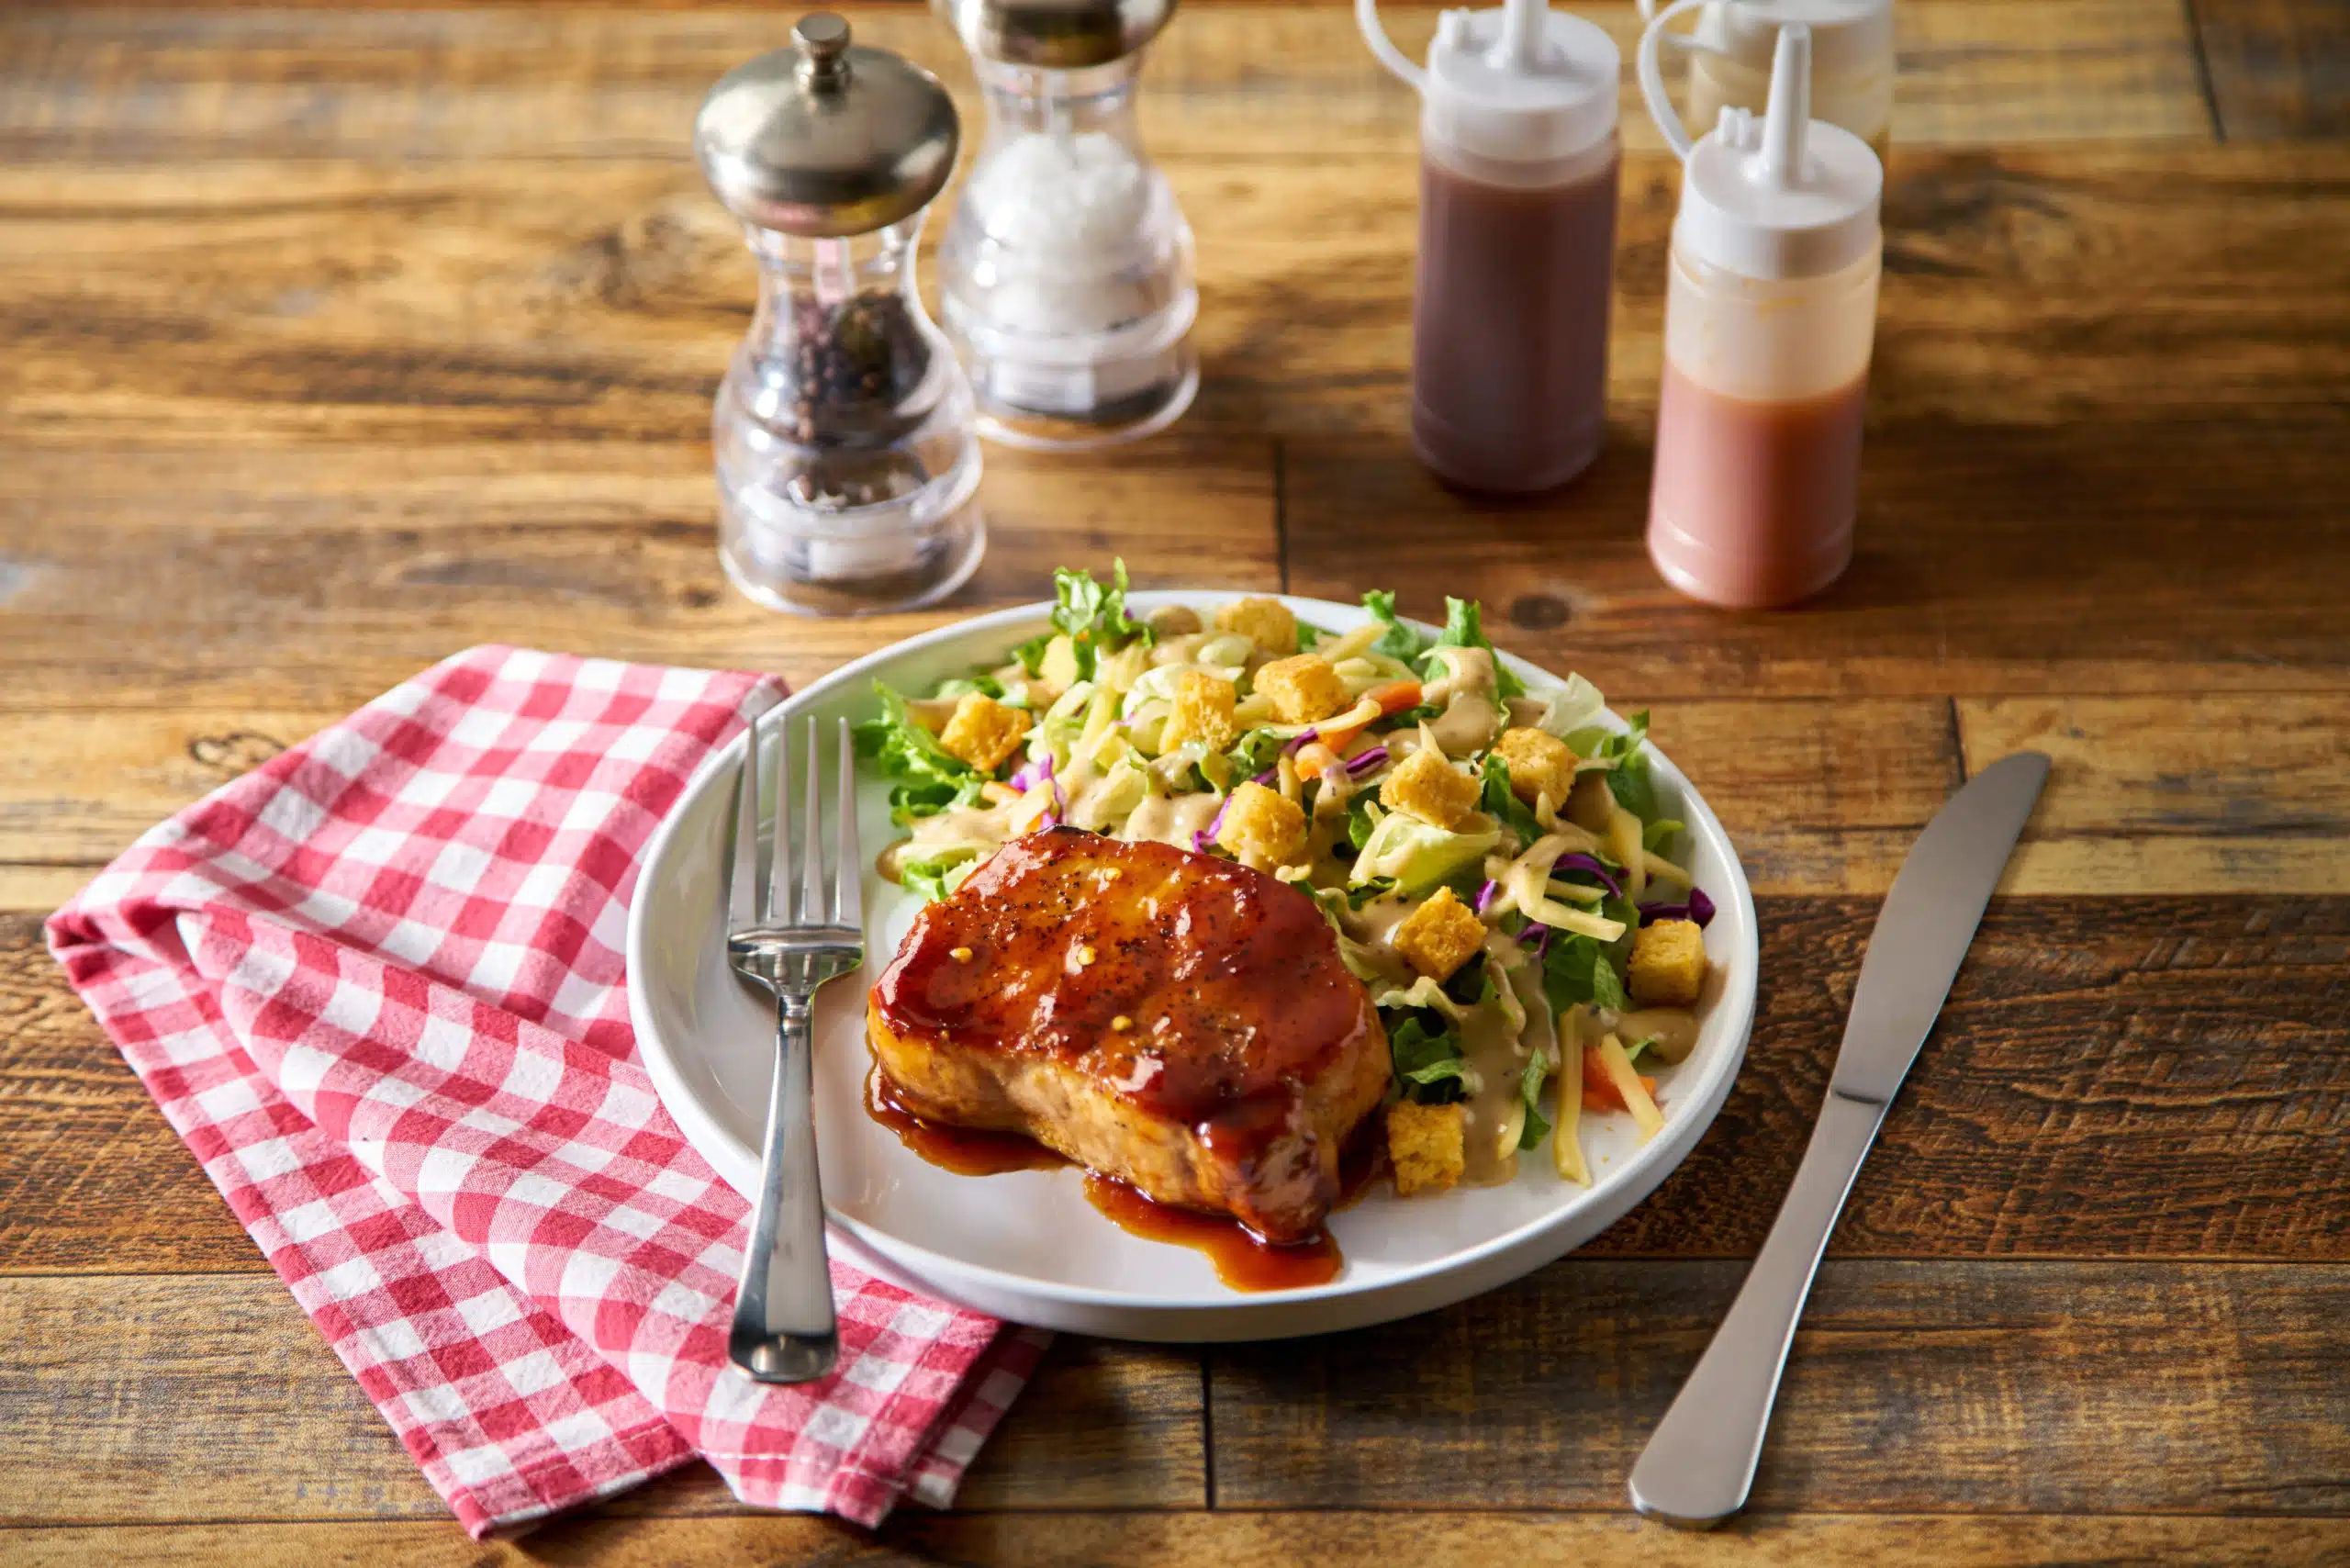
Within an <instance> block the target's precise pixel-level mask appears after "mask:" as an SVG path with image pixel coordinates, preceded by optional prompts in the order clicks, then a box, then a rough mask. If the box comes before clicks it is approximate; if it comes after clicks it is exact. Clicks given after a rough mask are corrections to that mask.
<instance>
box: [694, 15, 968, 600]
mask: <svg viewBox="0 0 2350 1568" xmlns="http://www.w3.org/2000/svg"><path fill="white" fill-rule="evenodd" d="M792 39H793V43H792V46H791V47H790V48H789V49H780V50H775V51H774V52H772V53H769V54H763V55H761V56H759V57H758V58H757V59H755V60H753V61H751V62H747V63H746V64H744V65H740V66H737V67H736V68H735V69H734V70H733V71H730V72H728V73H726V74H725V75H724V76H723V77H722V78H720V79H719V82H718V84H717V85H716V86H714V87H712V88H711V92H710V96H709V97H708V98H707V99H705V100H704V101H703V103H702V106H701V112H700V114H699V116H698V117H697V118H696V119H695V121H694V156H695V157H696V159H697V160H699V162H700V164H701V170H702V174H703V176H704V177H705V178H706V179H708V180H709V182H710V188H711V191H712V192H714V193H715V194H716V196H718V199H719V200H720V201H721V202H722V203H723V204H724V205H725V207H726V209H727V210H728V211H729V212H732V213H733V215H734V216H735V217H736V218H740V219H741V220H742V222H743V230H744V238H745V239H746V240H747V241H748V242H749V244H750V249H751V254H752V256H753V257H754V258H755V260H756V261H757V263H758V267H759V303H758V310H757V313H756V314H755V316H754V318H753V319H752V322H751V330H750V334H749V336H747V337H746V338H744V341H743V343H742V346H741V347H740V348H738V349H737V350H736V351H735V353H734V359H733V364H732V365H731V366H729V368H728V370H727V372H726V378H725V380H724V382H723V383H722V385H721V386H720V387H719V389H718V405H717V409H716V411H715V413H714V415H713V417H712V419H711V442H712V444H713V446H714V447H715V449H716V455H717V466H718V495H719V509H720V510H719V559H720V561H721V562H722V564H723V565H724V566H725V569H726V575H727V576H728V577H730V578H732V579H733V582H734V585H735V587H737V588H741V589H742V590H743V592H744V593H745V594H747V595H748V596H750V597H751V598H752V599H755V600H757V601H758V602H759V603H761V604H764V605H767V607H769V608H770V609H775V610H794V611H798V612H801V613H807V614H824V615H840V614H846V615H859V614H873V613H878V612H879V611H883V610H902V609H907V608H910V607H912V606H915V605H922V604H928V603H930V602H932V601H933V600H934V599H941V598H944V597H945V596H946V595H947V594H949V593H951V592H953V591H954V590H955V589H956V588H957V587H959V586H960V585H961V584H962V583H963V581H964V579H966V578H967V577H969V576H970V575H971V572H972V570H973V568H975V567H976V566H978V565H979V555H980V553H981V551H982V550H983V549H984V548H985V546H986V530H985V526H984V524H983V522H982V521H981V519H980V516H979V507H978V504H977V503H976V501H975V500H974V496H975V494H976V492H977V491H978V488H979V442H978V439H977V434H976V431H975V428H974V418H973V415H974V410H973V408H972V402H971V390H970V386H969V384H968V382H967V381H966V380H965V379H964V376H963V372H962V370H961V367H960V366H958V365H957V363H956V360H955V354H954V352H953V350H952V348H951V347H950V346H949V344H948V343H947V342H946V337H945V335H944V334H942V333H941V332H940V331H939V330H938V329H937V328H936V327H935V326H934V325H933V324H932V323H931V320H930V319H929V318H928V317H927V316H926V315H925V314H924V313H923V308H922V301H921V299H920V298H919V297H917V296H916V294H915V292H914V242H915V240H916V238H917V236H919V235H920V233H921V231H922V223H923V210H924V208H926V207H928V206H929V205H930V203H931V201H932V200H933V199H934V198H935V197H936V196H937V195H938V193H939V191H940V189H941V188H942V187H944V186H945V185H946V179H947V176H948V175H949V174H951V173H952V172H953V170H954V167H955V152H956V148H957V143H958V140H959V139H960V134H961V133H960V129H959V127H958V125H957V119H956V115H955V106H954V104H953V102H952V101H951V100H950V99H949V98H948V97H947V95H946V89H945V88H944V87H942V86H940V85H939V83H938V80H937V78H936V77H934V76H933V75H931V74H930V73H928V72H926V71H924V70H923V69H922V68H921V67H919V66H916V65H913V64H912V63H911V62H907V61H906V60H904V59H901V57H900V56H898V55H895V54H892V53H890V51H889V50H880V49H872V48H867V47H865V46H861V45H855V44H852V43H851V42H850V40H849V25H848V23H847V22H845V21H844V20H843V19H842V18H841V17H836V16H834V15H832V14H831V13H829V12H822V11H820V12H816V13H813V14H811V15H810V16H806V17H801V18H800V24H799V26H798V27H797V28H794V29H793V30H792Z"/></svg>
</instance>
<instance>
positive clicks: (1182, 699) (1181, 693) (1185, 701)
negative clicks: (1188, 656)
mask: <svg viewBox="0 0 2350 1568" xmlns="http://www.w3.org/2000/svg"><path fill="white" fill-rule="evenodd" d="M1238 699H1239V689H1238V688H1237V687H1235V686H1234V685H1233V684H1232V682H1230V681H1228V680H1226V679H1225V678H1223V677H1222V676H1215V675H1210V674H1208V673H1207V671H1205V670H1198V669H1189V670H1185V671H1184V672H1183V673H1182V674H1181V675H1180V676H1177V677H1176V678H1175V711H1173V712H1172V713H1170V714H1169V715H1168V718H1167V728H1166V729H1164V730H1163V731H1161V732H1160V733H1159V737H1158V749H1159V750H1161V751H1173V750H1174V749H1175V748H1176V747H1177V746H1179V745H1186V744H1188V743H1190V742H1192V741H1199V742H1202V743H1203V744H1204V745H1206V746H1207V748H1208V749H1209V750H1210V751H1222V750H1223V749H1224V748H1225V747H1226V746H1228V745H1231V744H1232V742H1233V740H1234V738H1235V737H1236V736H1237V734H1239V726H1238V725H1237V724H1236V723H1234V722H1233V721H1232V707H1233V704H1234V703H1235V702H1236V701H1237V700H1238Z"/></svg>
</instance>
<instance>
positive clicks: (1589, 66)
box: [1355, 0, 1623, 162]
mask: <svg viewBox="0 0 2350 1568" xmlns="http://www.w3.org/2000/svg"><path fill="white" fill-rule="evenodd" d="M1374 7H1375V0H1356V6H1355V18H1356V20H1357V22H1358V23H1359V24H1360V26H1361V28H1362V30H1363V36H1364V38H1365V39H1368V40H1369V41H1370V43H1371V50H1372V52H1373V53H1375V54H1377V55H1378V56H1379V58H1380V59H1381V60H1382V62H1385V63H1386V65H1387V66H1388V68H1389V69H1390V70H1392V71H1393V72H1394V73H1396V74H1397V75H1398V76H1401V77H1403V78H1404V80H1405V81H1406V82H1409V83H1411V84H1412V85H1414V86H1415V87H1417V88H1418V89H1420V92H1421V95H1422V96H1423V97H1424V98H1425V99H1426V100H1427V117H1426V120H1425V125H1426V129H1427V134H1428V135H1429V136H1431V137H1434V138H1436V139H1438V140H1441V141H1443V142H1444V143H1445V144H1446V145H1448V146H1450V147H1455V148H1458V149H1460V150H1461V151H1465V152H1470V153H1473V154H1475V155H1477V156H1479V157H1483V158H1491V159H1494V160H1496V161H1498V162H1539V161H1542V160H1548V159H1560V158H1572V157H1573V156H1574V155H1576V154H1577V153H1580V152H1584V151H1589V150H1591V149H1592V148H1594V147H1596V146H1598V145H1599V144H1600V143H1601V142H1604V141H1606V140H1607V138H1608V137H1610V136H1611V135H1613V134H1614V133H1615V130H1616V112H1617V111H1616V102H1617V84H1618V82H1619V81H1620V80H1621V75H1622V71H1623V56H1622V55H1621V54H1620V53H1619V52H1618V51H1617V48H1616V40H1615V39H1611V38H1609V37H1608V36H1607V34H1606V31H1604V30H1603V29H1602V28H1600V27H1599V26H1598V25H1597V24H1596V23H1593V22H1587V21H1584V20H1583V18H1582V17H1573V16H1569V15H1568V14H1567V13H1566V12H1564V11H1553V10H1551V9H1550V8H1549V7H1548V6H1545V5H1544V4H1543V0H1507V4H1506V5H1505V6H1502V7H1501V8H1499V9H1496V10H1484V11H1472V10H1466V9H1461V10H1451V11H1447V12H1445V13H1444V14H1443V15H1441V16H1439V17H1438V18H1437V28H1436V39H1435V41H1433V42H1432V43H1430V44H1429V45H1428V62H1427V69H1426V70H1425V71H1423V70H1422V69H1421V68H1420V67H1418V66H1416V65H1414V64H1412V63H1411V62H1409V61H1407V60H1405V59H1404V57H1403V55H1402V53H1401V52H1400V51H1399V50H1397V49H1396V48H1395V46H1394V45H1393V43H1390V42H1389V41H1388V39H1387V35H1386V34H1385V33H1384V32H1383V31H1382V30H1381V29H1380V27H1379V22H1378V17H1377V14H1376V11H1375V8H1374Z"/></svg>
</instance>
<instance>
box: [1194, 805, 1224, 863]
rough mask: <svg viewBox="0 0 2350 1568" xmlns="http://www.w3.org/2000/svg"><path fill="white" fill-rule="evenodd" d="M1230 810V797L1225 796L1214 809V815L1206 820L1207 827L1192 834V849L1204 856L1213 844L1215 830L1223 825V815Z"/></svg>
mask: <svg viewBox="0 0 2350 1568" xmlns="http://www.w3.org/2000/svg"><path fill="white" fill-rule="evenodd" d="M1230 810H1232V797H1231V796H1229V795H1226V796H1225V798H1224V803H1223V804H1222V805H1220V806H1218V807H1216V809H1215V815H1214V816H1212V817H1210V818H1209V819H1208V825H1207V826H1206V827H1204V828H1202V829H1201V830H1199V831H1198V832H1196V833H1194V834H1192V848H1194V849H1196V850H1198V851H1199V852H1200V853H1201V854H1203V855H1205V854H1206V853H1207V852H1208V850H1209V848H1210V846H1213V845H1214V843H1215V834H1216V830H1217V829H1218V828H1220V827H1222V826H1223V825H1224V813H1225V812H1228V811H1230Z"/></svg>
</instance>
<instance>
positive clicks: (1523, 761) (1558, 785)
mask: <svg viewBox="0 0 2350 1568" xmlns="http://www.w3.org/2000/svg"><path fill="white" fill-rule="evenodd" d="M1494 755H1495V756H1499V757H1500V758H1501V759H1502V760H1503V761H1504V762H1505V763H1507V764H1509V788H1510V793H1511V794H1513V795H1516V797H1517V798H1518V799H1519V800H1521V801H1525V802H1526V803H1527V805H1529V806H1530V805H1532V804H1533V803H1534V801H1535V798H1536V797H1537V796H1539V795H1548V796H1550V807H1551V809H1552V810H1553V811H1556V810H1557V809H1558V808H1560V807H1561V806H1563V805H1565V804H1566V803H1567V792H1568V791H1569V790H1572V789H1573V788H1574V787H1575V754H1574V752H1573V751H1572V749H1571V748H1570V747H1569V746H1568V745H1567V743H1566V742H1564V741H1562V740H1561V739H1560V738H1559V737H1558V736H1556V735H1552V734H1544V733H1543V732H1542V731H1540V730H1504V731H1503V732H1502V738H1501V739H1500V740H1498V741H1495V742H1494Z"/></svg>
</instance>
